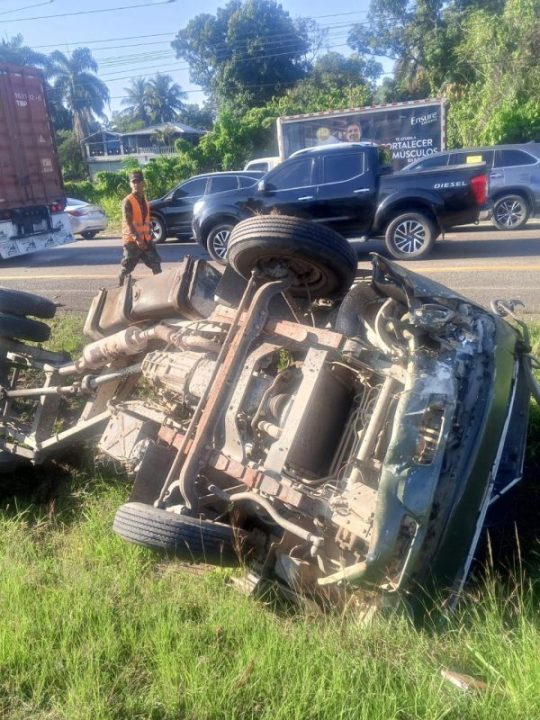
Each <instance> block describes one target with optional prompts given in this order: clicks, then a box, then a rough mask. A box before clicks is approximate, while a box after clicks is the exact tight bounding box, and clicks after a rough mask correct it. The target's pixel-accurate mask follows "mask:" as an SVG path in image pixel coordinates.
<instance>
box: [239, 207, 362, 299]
mask: <svg viewBox="0 0 540 720" xmlns="http://www.w3.org/2000/svg"><path fill="white" fill-rule="evenodd" d="M227 258H228V261H229V264H230V265H231V266H232V267H233V268H234V269H235V270H236V272H237V273H238V274H239V275H242V277H244V278H246V279H248V278H249V277H250V276H251V272H252V270H257V271H258V272H259V273H260V274H261V275H263V276H264V277H266V278H268V279H272V280H276V279H278V278H280V277H284V276H285V275H286V274H287V273H288V272H291V273H293V274H294V275H295V277H296V279H295V281H294V283H293V285H292V287H291V289H290V292H291V293H292V294H293V295H295V296H296V297H304V298H306V297H307V298H313V299H314V298H333V297H339V296H342V295H344V294H345V293H346V292H347V290H348V289H349V287H350V286H351V284H352V281H353V280H354V276H355V274H356V267H357V263H358V261H357V257H356V253H355V252H354V250H353V249H352V247H351V246H350V245H349V243H348V242H347V240H345V238H343V237H342V236H341V235H338V233H336V232H334V231H333V230H330V229H329V228H327V227H324V226H322V225H317V224H315V223H311V222H309V221H306V220H302V219H300V218H296V217H288V216H285V215H257V216H256V217H252V218H249V219H248V220H243V221H242V222H241V223H238V225H236V227H235V228H234V230H233V231H232V233H231V237H230V240H229V250H228V254H227Z"/></svg>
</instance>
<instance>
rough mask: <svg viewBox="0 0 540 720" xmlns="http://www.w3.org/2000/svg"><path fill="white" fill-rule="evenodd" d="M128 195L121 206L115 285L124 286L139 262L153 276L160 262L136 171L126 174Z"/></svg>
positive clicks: (142, 186) (158, 270)
mask: <svg viewBox="0 0 540 720" xmlns="http://www.w3.org/2000/svg"><path fill="white" fill-rule="evenodd" d="M129 185H130V187H131V193H130V194H129V195H127V197H125V198H124V200H123V202H122V241H123V243H124V254H123V256H122V262H121V263H120V265H121V270H120V275H119V276H118V283H119V285H123V284H124V280H125V279H126V276H127V275H129V274H130V273H132V272H133V270H134V269H135V267H136V265H137V263H138V262H139V261H140V260H142V261H143V263H144V264H145V265H146V266H147V267H149V268H150V269H151V270H152V272H153V273H154V275H157V273H160V272H161V258H160V256H159V253H158V251H157V250H156V248H155V246H154V244H153V242H152V235H151V233H150V207H149V205H148V203H147V202H146V197H145V195H144V176H143V174H142V172H141V171H140V170H136V171H135V172H132V173H130V176H129Z"/></svg>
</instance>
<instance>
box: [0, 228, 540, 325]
mask: <svg viewBox="0 0 540 720" xmlns="http://www.w3.org/2000/svg"><path fill="white" fill-rule="evenodd" d="M353 244H354V245H355V247H356V248H357V250H358V256H359V267H368V265H369V258H368V254H369V253H370V252H374V251H375V252H379V251H380V252H384V249H383V245H382V243H380V242H376V241H372V242H369V243H353ZM158 247H159V252H160V254H161V256H162V259H163V269H164V271H166V270H167V269H172V268H173V267H174V265H175V263H177V262H178V260H180V259H181V258H182V257H184V256H185V255H186V254H192V255H194V256H196V257H205V253H204V252H203V251H202V249H201V248H200V247H199V246H198V245H196V244H192V243H179V242H175V241H170V240H169V241H168V242H167V243H166V244H165V245H160V246H158ZM121 254H122V250H121V242H120V239H119V238H118V237H110V236H104V237H98V238H95V239H94V240H80V241H78V242H75V243H73V244H71V245H65V246H63V247H60V248H54V249H50V250H43V251H41V252H37V253H33V254H31V255H26V256H22V257H18V258H12V259H10V260H0V284H1V285H3V286H5V287H11V288H14V289H18V290H27V291H29V292H34V293H38V294H40V295H45V296H46V297H49V298H51V299H53V300H55V302H57V303H58V304H60V305H62V306H64V307H65V308H66V309H70V310H77V311H86V310H87V309H88V306H89V301H90V299H91V298H92V297H93V296H94V295H95V294H96V293H97V291H98V290H99V288H101V287H107V286H114V285H115V284H116V279H117V275H118V266H119V262H120V257H121ZM402 264H403V265H405V266H407V267H408V268H409V269H411V270H414V271H415V272H419V273H421V274H425V275H427V276H429V277H431V278H433V279H434V280H437V281H438V282H441V283H443V284H444V285H448V286H449V287H451V288H453V289H455V290H457V291H459V292H461V293H462V294H463V295H465V296H467V297H470V298H471V299H472V300H474V301H476V302H478V303H480V304H482V305H484V306H489V302H490V301H491V300H492V299H494V298H501V297H504V298H519V299H520V300H522V302H523V303H524V304H525V309H524V312H525V313H526V314H530V315H532V316H534V319H536V320H538V319H540V221H536V222H529V224H528V225H527V226H526V229H525V230H521V231H517V232H512V233H508V232H499V231H497V230H495V228H494V227H493V225H491V223H482V224H481V225H479V226H476V227H475V226H470V227H465V228H459V229H457V230H456V231H453V232H451V233H448V234H447V235H446V237H445V239H444V240H441V239H439V240H438V241H437V243H436V245H435V248H434V251H433V253H432V254H431V255H430V257H429V258H428V259H426V260H422V261H416V262H406V263H402ZM149 272H150V271H149V270H148V269H147V268H146V267H144V265H139V267H137V269H136V271H135V276H136V277H137V276H141V275H145V274H147V273H149Z"/></svg>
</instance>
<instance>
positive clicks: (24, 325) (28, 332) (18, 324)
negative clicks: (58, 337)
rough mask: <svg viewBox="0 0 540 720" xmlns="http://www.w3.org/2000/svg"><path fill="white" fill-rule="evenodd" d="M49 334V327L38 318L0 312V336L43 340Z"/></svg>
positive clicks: (36, 340) (34, 340)
mask: <svg viewBox="0 0 540 720" xmlns="http://www.w3.org/2000/svg"><path fill="white" fill-rule="evenodd" d="M50 335H51V328H50V327H49V326H48V325H45V323H42V322H39V320H31V319H30V318H26V317H17V316H15V315H5V314H3V313H0V337H4V338H17V340H32V341H33V342H45V340H48V339H49V337H50Z"/></svg>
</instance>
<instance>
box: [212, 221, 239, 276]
mask: <svg viewBox="0 0 540 720" xmlns="http://www.w3.org/2000/svg"><path fill="white" fill-rule="evenodd" d="M233 227H234V223H232V222H230V221H224V222H221V223H219V224H218V225H216V226H215V227H213V228H212V229H211V230H210V232H209V233H208V236H207V238H206V249H207V250H208V254H209V255H210V257H211V258H212V260H215V261H216V262H218V263H221V265H226V264H227V249H228V244H229V240H230V237H231V231H232V229H233Z"/></svg>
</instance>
